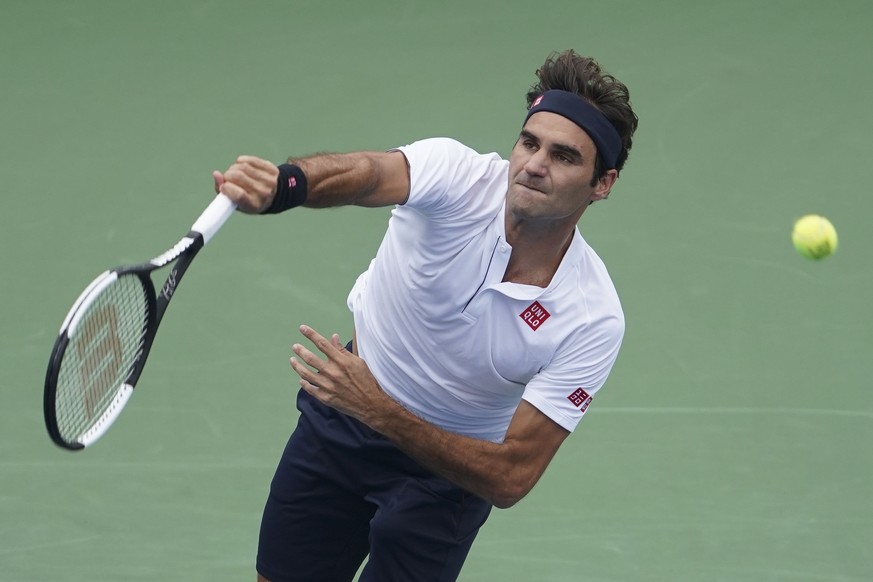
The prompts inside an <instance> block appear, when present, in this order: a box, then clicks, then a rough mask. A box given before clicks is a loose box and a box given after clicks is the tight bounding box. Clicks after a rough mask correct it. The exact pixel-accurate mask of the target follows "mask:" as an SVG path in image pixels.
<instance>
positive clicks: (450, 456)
mask: <svg viewBox="0 0 873 582" xmlns="http://www.w3.org/2000/svg"><path fill="white" fill-rule="evenodd" d="M389 401H390V402H389ZM364 421H365V422H366V423H367V424H368V425H369V426H370V427H371V428H373V430H375V431H377V432H379V433H381V434H382V435H384V436H385V437H387V438H388V439H389V440H391V441H392V442H393V443H394V444H395V445H396V446H397V447H398V448H400V449H401V450H402V451H403V452H405V453H406V454H407V455H409V456H410V457H412V458H413V459H415V460H416V461H418V462H419V463H421V464H422V465H424V466H425V467H427V468H428V469H430V470H431V471H433V472H434V473H437V474H438V475H441V476H443V477H445V478H446V479H448V480H449V481H452V482H453V483H455V484H456V485H458V486H459V487H461V488H463V489H466V490H467V491H470V492H471V493H473V494H475V495H478V496H479V497H482V498H483V499H486V500H488V501H489V502H490V503H492V504H493V505H495V506H497V507H500V508H506V507H510V506H512V505H514V504H515V503H516V502H517V501H519V500H520V499H521V498H522V497H524V496H525V495H526V494H527V493H528V492H529V491H530V490H531V489H532V488H533V486H534V485H535V484H536V482H537V480H538V478H539V476H540V474H541V472H542V471H541V470H540V469H538V468H537V467H535V466H532V465H531V463H530V462H526V461H527V459H526V458H525V455H524V452H523V451H522V450H520V449H519V448H518V447H516V444H515V443H514V442H513V440H512V439H510V440H508V441H504V442H503V443H494V442H490V441H485V440H481V439H475V438H471V437H467V436H463V435H459V434H455V433H451V432H448V431H446V430H443V429H440V428H439V427H437V426H435V425H433V424H430V423H428V422H426V421H424V420H422V419H421V418H419V417H417V416H415V415H414V414H412V413H411V412H409V411H408V410H406V409H405V408H403V407H402V406H400V405H399V404H397V403H396V402H395V401H394V400H392V399H390V398H389V397H387V396H386V403H385V405H384V406H382V407H380V409H379V410H378V412H376V413H374V414H373V416H372V418H365V419H364ZM544 468H545V467H543V469H544Z"/></svg>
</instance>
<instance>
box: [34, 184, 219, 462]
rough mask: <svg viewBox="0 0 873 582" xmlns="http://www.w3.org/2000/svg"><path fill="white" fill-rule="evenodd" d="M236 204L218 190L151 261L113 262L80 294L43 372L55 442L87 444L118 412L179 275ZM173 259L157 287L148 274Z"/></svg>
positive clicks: (48, 418)
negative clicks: (172, 242)
mask: <svg viewBox="0 0 873 582" xmlns="http://www.w3.org/2000/svg"><path fill="white" fill-rule="evenodd" d="M235 209H236V205H235V204H234V203H233V202H231V201H230V199H228V198H227V197H226V196H224V195H223V194H219V195H218V196H216V197H215V199H214V200H213V201H212V203H211V204H210V205H209V206H208V207H207V208H206V210H204V211H203V214H201V215H200V218H198V219H197V221H196V222H195V223H194V224H193V226H191V231H190V232H189V233H188V234H186V235H185V236H184V237H183V238H182V240H180V241H179V242H177V243H176V244H175V245H173V247H172V248H170V249H169V250H168V251H167V252H165V253H163V254H160V255H158V256H157V257H155V258H154V259H152V260H151V261H149V262H148V263H143V264H141V265H133V266H123V267H118V268H115V269H110V270H109V271H106V272H104V273H103V274H101V275H100V276H99V277H97V278H96V279H94V281H92V282H91V284H90V285H88V286H87V287H86V288H85V290H84V291H83V292H82V294H81V295H79V298H78V299H76V302H75V303H73V307H72V308H70V311H69V313H67V317H66V318H65V319H64V323H63V324H62V325H61V331H60V334H59V335H58V339H57V340H56V341H55V345H54V348H53V349H52V353H51V358H50V359H49V365H48V371H47V372H46V377H45V393H44V401H43V408H44V413H45V425H46V429H47V430H48V433H49V436H50V437H51V439H52V441H54V442H55V444H57V445H58V446H60V447H63V448H65V449H70V450H74V451H75V450H81V449H84V448H85V447H87V446H90V445H91V444H93V443H94V442H95V441H96V440H97V439H99V438H100V437H101V436H103V434H105V433H106V431H107V430H108V429H109V427H110V426H111V425H112V423H113V422H114V421H115V419H116V418H118V415H119V414H120V413H121V410H122V409H123V408H124V406H125V404H127V401H128V400H129V399H130V396H131V394H133V389H134V386H136V382H137V380H138V379H139V377H140V374H142V370H143V367H144V366H145V362H146V358H148V355H149V350H150V349H151V347H152V343H153V342H154V340H155V334H156V333H157V331H158V326H159V325H160V323H161V320H162V319H163V317H164V313H165V312H166V310H167V306H168V305H169V304H170V300H171V299H172V298H173V295H174V293H175V292H176V288H177V287H178V286H179V282H180V281H181V280H182V276H183V275H184V274H185V271H186V270H187V269H188V266H189V265H190V264H191V261H193V260H194V257H195V256H197V253H198V252H199V251H200V249H201V248H203V245H205V244H206V243H207V242H209V240H210V239H211V238H212V236H213V235H214V234H215V233H216V232H218V229H219V228H221V226H222V225H223V224H224V223H225V221H226V220H227V219H228V218H229V217H230V215H231V214H233V211H234V210H235ZM171 263H172V268H171V269H170V273H169V275H168V276H167V279H166V281H164V284H163V285H162V286H161V288H160V292H158V293H156V292H155V286H154V284H153V283H152V279H151V273H152V271H155V270H157V269H160V268H162V267H166V266H167V265H170V264H171Z"/></svg>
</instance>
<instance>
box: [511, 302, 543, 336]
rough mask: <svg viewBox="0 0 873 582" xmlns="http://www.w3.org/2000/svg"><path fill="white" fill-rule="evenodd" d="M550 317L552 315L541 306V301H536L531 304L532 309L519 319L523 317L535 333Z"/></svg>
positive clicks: (528, 309) (523, 313) (522, 314)
mask: <svg viewBox="0 0 873 582" xmlns="http://www.w3.org/2000/svg"><path fill="white" fill-rule="evenodd" d="M550 316H551V314H550V313H549V312H548V311H546V310H545V308H544V307H543V306H542V305H540V302H539V301H534V302H533V303H531V304H530V307H528V308H527V309H525V310H524V311H522V312H521V313H520V314H519V317H521V318H522V319H523V320H524V321H525V323H527V324H528V325H529V326H530V328H531V329H532V330H534V331H536V330H538V329H539V328H540V326H541V325H542V324H543V322H544V321H545V320H547V319H548V318H549V317H550Z"/></svg>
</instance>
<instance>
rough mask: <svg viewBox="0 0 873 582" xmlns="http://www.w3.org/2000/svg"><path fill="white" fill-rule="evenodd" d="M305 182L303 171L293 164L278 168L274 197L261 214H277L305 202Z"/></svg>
mask: <svg viewBox="0 0 873 582" xmlns="http://www.w3.org/2000/svg"><path fill="white" fill-rule="evenodd" d="M306 196H307V181H306V174H304V173H303V169H302V168H301V167H300V166H297V165H295V164H282V165H281V166H279V177H278V178H276V195H275V196H274V197H273V202H272V203H271V204H270V205H269V206H268V207H267V208H265V209H264V210H262V211H261V214H279V213H280V212H285V211H286V210H290V209H291V208H296V207H297V206H302V205H303V204H304V203H305V202H306Z"/></svg>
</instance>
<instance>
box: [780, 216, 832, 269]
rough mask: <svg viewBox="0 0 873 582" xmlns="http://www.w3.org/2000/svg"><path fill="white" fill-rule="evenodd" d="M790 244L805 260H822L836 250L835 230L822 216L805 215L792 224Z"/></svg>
mask: <svg viewBox="0 0 873 582" xmlns="http://www.w3.org/2000/svg"><path fill="white" fill-rule="evenodd" d="M791 242H793V243H794V248H795V249H797V252H798V253H800V254H801V255H803V256H804V257H806V258H807V259H813V260H819V259H823V258H825V257H827V256H828V255H830V254H831V253H833V252H834V251H835V250H837V230H836V229H835V228H834V225H833V224H831V221H830V220H828V219H827V218H825V217H824V216H819V215H817V214H807V215H806V216H803V217H801V218H799V219H798V220H797V222H795V223H794V230H793V231H792V233H791Z"/></svg>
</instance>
